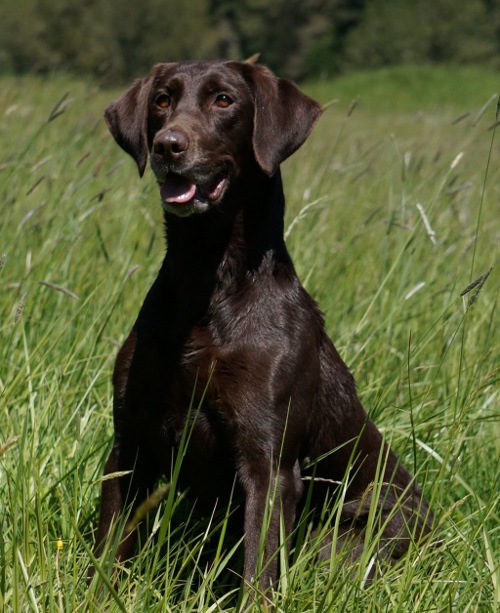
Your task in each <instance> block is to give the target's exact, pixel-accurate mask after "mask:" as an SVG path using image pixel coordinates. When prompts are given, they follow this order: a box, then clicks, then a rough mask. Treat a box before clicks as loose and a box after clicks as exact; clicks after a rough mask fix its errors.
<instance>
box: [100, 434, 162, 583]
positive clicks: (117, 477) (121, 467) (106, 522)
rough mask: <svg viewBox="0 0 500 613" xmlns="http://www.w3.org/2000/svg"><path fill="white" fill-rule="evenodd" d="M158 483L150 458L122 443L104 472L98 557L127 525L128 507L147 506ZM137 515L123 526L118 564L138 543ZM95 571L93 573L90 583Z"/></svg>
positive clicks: (114, 448) (117, 551)
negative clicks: (149, 494)
mask: <svg viewBox="0 0 500 613" xmlns="http://www.w3.org/2000/svg"><path fill="white" fill-rule="evenodd" d="M155 479H156V470H155V469H154V464H153V463H152V462H151V461H150V460H149V458H148V457H147V454H145V453H144V452H140V450H139V448H138V447H137V446H136V445H132V446H131V445H125V444H124V441H123V440H121V442H120V445H118V444H116V442H115V445H114V446H113V449H112V451H111V453H110V455H109V457H108V460H107V462H106V466H105V468H104V476H103V482H102V487H101V504H100V509H99V524H98V527H97V538H96V547H95V549H94V553H95V555H96V557H100V556H101V555H102V554H103V552H104V550H105V548H106V546H107V545H108V544H111V543H112V541H113V539H115V538H116V536H117V532H118V530H119V529H120V522H124V521H125V518H124V512H125V508H126V505H127V503H132V511H133V509H134V508H136V507H137V506H138V505H139V504H140V503H141V502H143V501H144V500H145V499H146V498H147V496H148V492H149V491H150V490H151V489H152V488H153V486H154V481H155ZM132 519H133V514H131V516H130V518H129V519H128V521H126V523H125V525H124V526H123V530H122V533H121V535H120V541H119V543H118V546H117V548H116V550H115V551H114V553H113V559H114V562H119V561H123V560H127V559H128V558H129V557H130V556H131V554H132V550H133V547H134V545H135V542H136V540H137V539H136V530H135V527H133V526H132V521H131V520H132ZM94 574H95V569H94V568H93V567H91V568H90V569H89V579H90V578H92V576H93V575H94Z"/></svg>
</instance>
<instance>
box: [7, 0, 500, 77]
mask: <svg viewBox="0 0 500 613" xmlns="http://www.w3.org/2000/svg"><path fill="white" fill-rule="evenodd" d="M499 48H500V3H499V2H498V0H468V1H467V2H465V3H462V4H460V6H459V7H458V5H457V3H456V0H371V1H370V2H365V1H364V0H243V1H239V0H185V1H183V2H175V1H174V0H142V2H135V1H133V0H89V1H87V2H74V1H73V0H17V1H16V2H9V1H8V0H3V2H0V73H6V72H7V73H8V72H13V73H16V74H19V73H27V72H35V73H37V72H43V73H47V72H50V71H53V70H63V71H68V72H72V73H76V74H90V75H93V76H95V77H98V78H99V79H100V81H101V82H103V83H106V84H110V83H113V82H115V83H116V82H123V81H126V80H131V79H132V78H134V77H137V76H142V75H143V74H146V73H147V72H148V71H149V70H150V68H151V66H152V65H153V64H155V63H157V62H160V61H177V60H189V59H201V58H203V59H213V58H221V57H226V58H229V59H235V60H241V59H245V58H247V57H250V56H252V55H254V54H255V53H260V54H261V59H262V61H263V63H265V64H267V65H269V66H270V67H271V68H272V69H273V70H275V71H276V72H278V73H280V74H281V75H282V76H287V77H291V78H294V79H305V78H311V77H315V76H320V75H323V76H332V75H334V74H337V73H339V72H346V71H347V70H350V69H352V68H355V69H358V70H359V69H367V68H370V69H372V68H378V67H381V66H386V65H394V64H408V63H416V64H429V63H432V64H435V63H446V64H449V63H454V64H470V65H474V66H478V65H481V66H483V67H484V66H490V67H497V66H498V51H499Z"/></svg>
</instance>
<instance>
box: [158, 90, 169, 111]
mask: <svg viewBox="0 0 500 613" xmlns="http://www.w3.org/2000/svg"><path fill="white" fill-rule="evenodd" d="M155 104H156V105H157V106H161V108H162V109H166V108H167V107H169V106H170V96H169V95H168V94H160V95H159V96H158V97H157V98H156V100H155Z"/></svg>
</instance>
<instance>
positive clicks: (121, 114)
mask: <svg viewBox="0 0 500 613" xmlns="http://www.w3.org/2000/svg"><path fill="white" fill-rule="evenodd" d="M152 82H153V77H152V76H151V75H150V76H148V77H145V78H143V79H138V80H137V81H136V82H135V83H134V84H133V85H132V87H130V88H129V89H127V91H126V92H125V93H124V94H122V95H121V96H120V97H119V98H118V100H115V101H114V102H112V103H111V104H110V105H109V106H108V107H107V108H106V110H105V111H104V119H105V120H106V123H107V124H108V128H109V131H110V132H111V134H112V135H113V137H114V139H115V141H116V142H117V143H118V144H119V145H120V147H121V148H122V149H124V150H125V151H126V152H127V153H128V154H130V155H131V156H132V157H133V158H134V160H135V161H136V163H137V168H138V169H139V174H140V176H141V177H142V175H143V174H144V169H145V168H146V163H147V161H148V143H147V132H146V130H147V125H146V124H147V114H148V98H149V92H150V90H151V84H152Z"/></svg>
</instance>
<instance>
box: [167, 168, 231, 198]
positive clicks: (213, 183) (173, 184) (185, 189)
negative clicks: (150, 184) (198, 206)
mask: <svg viewBox="0 0 500 613" xmlns="http://www.w3.org/2000/svg"><path fill="white" fill-rule="evenodd" d="M226 184H227V176H226V175H225V174H223V173H219V174H218V175H216V176H215V177H214V178H212V179H210V180H209V181H206V182H204V183H194V182H193V181H191V180H190V179H188V178H186V177H183V176H182V175H178V174H176V173H173V172H170V173H168V174H167V176H166V177H165V181H164V182H163V183H162V184H161V186H160V195H161V198H162V200H163V202H165V203H168V204H170V205H173V206H175V205H182V204H185V203H187V202H191V201H198V202H201V203H210V202H214V201H215V200H218V199H219V198H220V197H221V196H222V193H223V192H224V189H225V187H226Z"/></svg>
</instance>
